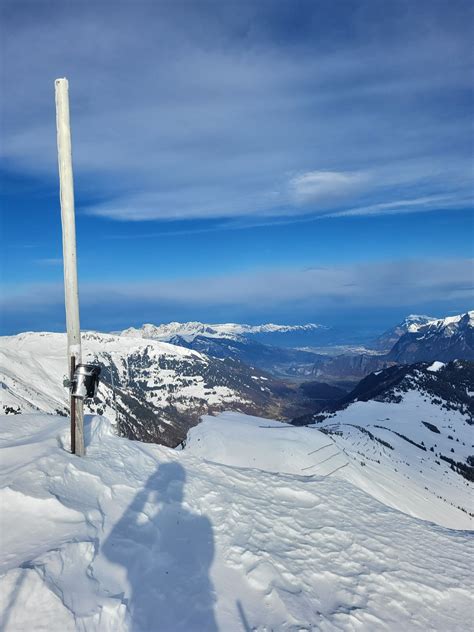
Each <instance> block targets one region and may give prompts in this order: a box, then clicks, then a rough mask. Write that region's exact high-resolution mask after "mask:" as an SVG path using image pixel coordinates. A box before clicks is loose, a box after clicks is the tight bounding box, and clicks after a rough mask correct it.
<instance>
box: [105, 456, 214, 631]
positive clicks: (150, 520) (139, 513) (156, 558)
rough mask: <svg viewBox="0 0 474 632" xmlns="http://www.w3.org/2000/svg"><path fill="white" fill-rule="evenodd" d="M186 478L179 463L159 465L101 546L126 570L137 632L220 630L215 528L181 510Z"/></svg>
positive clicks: (129, 604) (203, 517)
mask: <svg viewBox="0 0 474 632" xmlns="http://www.w3.org/2000/svg"><path fill="white" fill-rule="evenodd" d="M185 480H186V473H185V470H184V468H183V467H182V466H181V465H180V464H179V463H164V464H162V465H160V467H159V468H158V470H157V471H156V472H155V473H154V474H153V475H152V476H150V478H149V479H148V481H147V482H146V485H145V487H144V488H143V489H142V490H140V491H139V492H138V494H137V495H136V496H135V498H134V499H133V501H132V502H131V504H130V505H129V507H128V508H127V510H126V511H125V513H124V514H123V516H122V517H121V518H120V520H119V521H118V522H117V524H116V525H115V526H114V528H113V529H112V531H111V533H110V535H109V537H108V538H107V540H106V541H105V543H104V545H103V547H102V552H103V553H104V554H105V556H106V557H107V558H108V559H109V560H110V561H111V562H114V563H115V564H120V565H122V566H123V567H124V568H125V569H126V572H127V579H128V582H129V586H130V594H128V595H127V594H126V595H125V597H126V598H127V599H128V609H129V612H130V616H131V621H132V624H131V627H130V630H132V631H133V632H171V631H173V632H217V624H216V621H215V618H214V601H215V598H214V590H213V586H212V583H211V580H210V578H209V567H210V565H211V563H212V560H213V557H214V537H213V530H212V525H211V523H210V521H209V519H208V518H207V517H206V516H200V515H197V514H194V513H192V512H191V511H189V509H187V508H186V507H184V506H183V504H182V501H183V487H184V483H185Z"/></svg>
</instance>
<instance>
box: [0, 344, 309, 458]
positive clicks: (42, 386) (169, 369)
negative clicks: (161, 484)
mask: <svg viewBox="0 0 474 632" xmlns="http://www.w3.org/2000/svg"><path fill="white" fill-rule="evenodd" d="M82 346H83V360H84V361H87V362H92V363H96V364H99V365H100V366H101V369H102V371H101V379H100V384H99V389H98V393H97V396H96V397H95V398H94V400H92V401H91V402H89V403H88V404H87V411H88V412H92V413H97V414H104V415H106V416H107V417H109V418H110V419H113V420H115V422H116V424H117V426H118V430H119V433H120V434H121V435H122V436H127V437H129V438H132V439H140V440H142V441H152V442H157V443H161V444H163V445H169V446H172V447H174V446H176V445H177V444H178V443H180V442H181V441H183V439H184V438H185V437H186V433H187V431H188V430H189V428H190V427H191V426H192V425H194V424H195V423H197V422H198V420H199V418H200V416H201V415H203V414H205V413H213V412H214V413H215V412H217V411H219V410H224V409H227V408H231V409H233V410H240V411H242V412H247V413H252V414H260V415H266V416H270V417H273V418H288V417H289V416H291V415H292V414H294V413H295V411H298V410H300V411H301V412H302V411H304V410H308V407H309V402H306V404H305V403H304V400H305V399H306V398H305V397H304V395H303V394H301V393H299V392H298V391H297V389H296V388H293V387H291V385H290V386H288V385H286V384H284V383H282V382H281V381H278V380H276V379H275V378H273V377H272V376H271V375H270V374H267V373H264V372H262V371H260V370H259V369H256V368H252V367H249V366H247V365H245V364H243V363H242V362H240V361H238V360H234V359H232V358H221V359H217V358H214V357H211V356H206V355H204V354H202V353H199V352H197V351H193V350H191V349H186V348H184V347H180V346H177V345H171V344H168V343H165V342H160V341H156V340H148V339H143V338H135V337H125V336H114V335H112V334H101V333H95V332H85V333H84V334H83V335H82ZM66 373H67V367H66V336H65V335H64V334H54V333H24V334H19V335H17V336H7V337H3V338H1V346H0V387H1V388H0V395H1V399H0V406H1V409H2V412H4V413H20V412H37V411H41V412H47V413H56V414H63V415H66V414H68V391H67V389H65V388H64V387H63V386H62V382H63V378H64V377H65V376H66Z"/></svg>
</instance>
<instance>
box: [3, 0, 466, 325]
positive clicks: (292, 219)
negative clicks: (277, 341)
mask: <svg viewBox="0 0 474 632" xmlns="http://www.w3.org/2000/svg"><path fill="white" fill-rule="evenodd" d="M473 19H474V18H473V6H472V3H470V2H464V1H461V0H455V1H451V2H447V1H444V2H438V1H436V0H430V1H418V2H413V1H412V0H409V1H407V2H403V1H396V2H395V1H390V0H386V1H384V2H379V1H376V0H371V1H368V2H361V1H358V2H349V1H343V0H338V1H336V2H332V1H331V2H330V1H327V2H326V1H322V0H314V1H311V2H304V1H299V2H298V1H289V2H279V1H277V0H273V1H272V2H270V1H267V2H265V1H262V2H254V3H250V2H249V3H246V2H238V3H237V2H232V1H231V0H228V1H226V2H207V1H204V0H199V1H196V2H187V3H184V2H156V3H152V2H142V1H139V2H133V3H132V2H118V3H113V4H112V3H109V2H96V3H94V4H92V3H86V2H79V1H77V2H69V3H56V2H45V1H41V2H28V3H27V2H22V1H21V0H20V1H15V2H13V1H11V2H8V1H7V2H4V3H2V27H1V29H2V32H1V39H2V62H1V88H2V93H3V94H4V95H6V96H7V98H5V99H4V100H3V103H2V110H1V137H2V143H1V147H0V152H1V163H0V164H1V176H2V188H1V212H2V219H1V245H2V255H1V264H2V265H1V288H0V300H1V309H2V323H1V333H15V332H17V331H22V330H25V329H29V330H30V329H31V330H38V329H50V330H62V329H63V328H64V307H63V302H62V301H63V299H62V287H61V284H62V267H61V266H62V264H61V226H60V211H59V202H58V176H57V163H56V160H57V157H56V144H55V143H56V138H55V113H54V83H53V82H54V79H55V78H57V77H61V76H67V77H68V79H69V81H70V94H71V117H72V133H73V154H74V156H73V157H74V169H75V188H76V212H77V217H76V222H77V236H78V249H79V275H80V292H81V320H82V324H83V326H84V327H87V328H98V329H104V330H107V329H109V330H110V329H119V328H122V327H126V326H129V325H139V324H141V323H142V322H163V321H168V320H190V319H192V320H195V319H199V320H205V321H208V322H217V321H222V320H238V321H247V322H251V323H255V322H261V321H274V322H289V323H298V322H306V321H312V322H314V321H316V322H324V323H326V324H336V325H338V326H341V325H342V326H349V327H351V326H354V327H357V328H360V329H364V328H374V329H377V328H380V329H383V328H384V327H385V326H388V325H390V324H391V323H393V322H396V321H397V320H398V319H399V318H402V317H403V316H404V315H405V314H407V313H410V312H418V313H419V312H425V313H426V312H428V313H433V314H435V315H443V314H450V313H455V312H459V311H463V310H466V309H468V308H470V307H472V298H473V292H472V286H473V268H472V256H473V246H472V243H473V242H472V238H473V228H474V225H473V212H472V210H473V204H472V149H473V148H472V131H473V130H472V105H473V98H472V70H473V47H472V43H471V41H470V37H471V35H472V27H473Z"/></svg>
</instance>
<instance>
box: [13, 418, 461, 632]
mask: <svg viewBox="0 0 474 632" xmlns="http://www.w3.org/2000/svg"><path fill="white" fill-rule="evenodd" d="M66 423H67V422H66V420H65V419H64V418H61V417H54V416H46V415H14V416H6V417H5V416H4V417H2V418H0V446H1V453H0V457H1V458H0V482H1V491H0V501H1V506H2V510H3V511H2V525H1V527H2V545H3V546H2V554H1V558H0V561H1V569H2V575H1V578H0V621H1V623H2V629H3V630H5V632H9V631H10V632H13V631H15V632H16V631H18V630H23V629H32V622H33V623H34V629H35V630H48V631H53V632H54V631H59V630H61V632H68V631H69V630H71V631H73V630H74V631H76V630H87V632H94V631H100V632H103V631H104V630H105V631H110V632H112V631H114V632H120V631H125V630H127V631H132V630H133V631H134V632H138V631H141V632H144V631H147V632H149V631H150V630H153V631H154V632H160V631H162V632H170V630H173V631H174V632H191V631H192V632H201V631H202V632H204V631H206V632H213V631H216V630H221V631H223V632H224V631H225V632H233V631H234V630H235V631H238V630H242V629H244V630H250V629H254V630H258V631H260V632H264V631H265V632H267V631H268V630H278V631H280V630H281V631H282V632H289V631H290V630H291V631H293V632H294V631H296V630H298V631H300V630H312V629H315V630H316V629H317V630H321V631H323V632H327V631H333V630H347V631H349V630H356V629H357V630H358V629H362V630H374V631H378V630H380V631H382V630H383V631H386V630H393V631H397V632H398V631H399V630H400V629H406V630H420V631H423V632H425V631H426V630H440V631H441V630H442V631H447V630H449V631H456V630H459V631H461V630H462V631H463V632H464V630H466V617H467V616H468V613H469V612H471V611H472V607H473V605H474V604H473V599H472V597H471V595H472V566H473V559H472V549H470V548H469V545H470V543H471V534H470V533H467V532H462V531H452V530H449V529H446V528H442V527H439V526H436V525H434V524H430V523H427V522H423V521H420V520H417V519H415V518H412V517H409V516H407V515H405V514H402V513H400V512H398V511H395V510H393V509H390V508H388V507H386V506H384V505H383V504H381V503H379V502H377V501H376V500H374V499H373V498H372V497H371V496H369V495H367V494H365V493H363V492H361V491H360V490H358V489H357V488H356V487H355V486H354V485H353V484H351V483H349V482H347V481H346V480H343V479H342V478H337V476H336V475H333V474H330V472H326V474H322V470H319V473H318V474H316V475H312V476H305V475H304V472H303V473H301V472H300V473H297V470H298V469H301V466H304V467H306V465H305V464H306V463H308V459H309V458H310V457H309V456H308V453H313V455H312V457H313V458H314V455H315V454H316V453H315V452H314V451H315V450H319V449H320V448H321V447H322V446H324V445H326V444H327V441H328V437H327V436H325V435H324V434H322V433H320V432H318V431H317V430H314V429H304V428H303V429H299V428H292V427H289V426H283V427H280V428H277V427H274V426H275V424H272V422H268V420H264V419H258V418H245V419H242V418H239V416H237V415H230V416H229V415H227V416H223V417H222V418H221V419H220V423H222V424H223V425H224V426H225V429H226V433H227V434H222V436H221V441H222V446H221V448H220V451H219V449H218V446H217V445H216V444H215V445H210V446H208V447H207V448H206V449H205V450H202V451H201V452H202V453H201V454H200V451H199V449H198V446H199V444H200V443H201V442H202V441H203V440H204V438H205V436H206V432H207V431H206V424H207V423H208V421H204V423H203V424H201V425H200V426H198V427H196V428H195V429H193V431H192V433H191V436H190V439H189V443H188V445H187V447H186V449H185V450H184V451H175V450H171V449H169V448H165V447H161V446H157V445H152V444H143V443H138V442H134V441H129V440H127V439H123V438H119V437H116V436H114V434H113V432H112V428H111V426H110V424H109V423H108V422H107V421H106V420H105V419H104V418H98V417H94V418H88V420H87V433H86V436H87V443H88V455H87V458H84V459H79V458H76V457H73V456H71V455H69V454H68V453H67V451H66V450H65V449H64V445H65V443H67V431H66V428H65V426H66ZM213 423H214V424H217V423H219V418H217V419H214V420H213ZM260 426H264V427H263V428H261V427H260ZM285 429H286V430H285ZM285 431H286V432H288V433H290V435H289V436H288V439H286V440H285V438H284V436H283V435H282V433H284V432H285ZM200 433H201V434H200ZM271 433H280V434H279V435H278V434H276V435H274V438H273V439H271V438H270V437H271ZM244 434H247V435H248V437H249V438H251V437H252V436H253V438H254V443H255V445H256V444H260V445H263V444H264V443H265V442H266V446H267V447H266V451H265V452H263V453H262V452H261V451H259V450H257V449H254V450H253V451H251V452H246V451H245V449H244V448H245V445H246V444H245V442H242V443H240V444H239V443H238V442H237V443H235V445H233V443H232V442H233V440H234V439H235V438H237V437H242V436H243V435H244ZM265 437H267V438H266V439H265ZM290 451H291V454H290ZM204 452H205V454H204ZM305 455H306V456H305ZM305 459H306V460H305ZM217 460H222V461H226V462H227V463H228V464H227V465H226V464H224V465H223V464H218V463H216V461H217ZM230 461H232V462H233V463H232V464H229V462H230ZM341 471H344V470H341ZM328 474H329V475H328Z"/></svg>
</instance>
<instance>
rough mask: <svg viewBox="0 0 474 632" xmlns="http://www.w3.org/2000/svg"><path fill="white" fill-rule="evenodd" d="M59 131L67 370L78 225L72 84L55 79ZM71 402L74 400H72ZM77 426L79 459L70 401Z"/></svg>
mask: <svg viewBox="0 0 474 632" xmlns="http://www.w3.org/2000/svg"><path fill="white" fill-rule="evenodd" d="M55 92H56V128H57V135H58V163H59V185H60V199H61V224H62V232H63V260H64V296H65V304H66V326H67V354H68V367H72V366H73V364H72V362H74V366H77V365H78V364H80V362H81V329H80V324H79V295H78V289H77V257H76V225H75V217H74V183H73V177H72V157H71V129H70V123H69V84H68V80H67V79H56V81H55ZM71 400H72V398H71ZM73 426H75V431H74V437H71V447H73V446H75V453H76V454H77V455H78V456H84V455H85V448H84V414H83V406H82V401H81V400H80V399H77V400H76V401H75V402H72V401H71V429H72V428H73Z"/></svg>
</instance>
